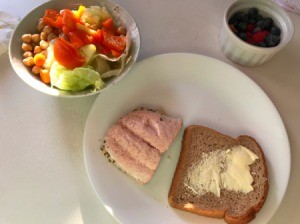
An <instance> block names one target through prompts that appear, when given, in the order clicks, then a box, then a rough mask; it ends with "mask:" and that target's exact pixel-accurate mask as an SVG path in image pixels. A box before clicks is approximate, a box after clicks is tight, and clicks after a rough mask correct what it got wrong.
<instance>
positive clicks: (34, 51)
mask: <svg viewBox="0 0 300 224" xmlns="http://www.w3.org/2000/svg"><path fill="white" fill-rule="evenodd" d="M41 52H42V48H41V47H40V46H35V47H34V50H33V53H34V54H38V53H41Z"/></svg>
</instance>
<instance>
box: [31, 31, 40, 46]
mask: <svg viewBox="0 0 300 224" xmlns="http://www.w3.org/2000/svg"><path fill="white" fill-rule="evenodd" d="M31 40H32V42H33V43H36V44H37V43H39V42H40V35H39V34H37V33H36V34H33V35H32V36H31Z"/></svg>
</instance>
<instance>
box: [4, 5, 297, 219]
mask: <svg viewBox="0 0 300 224" xmlns="http://www.w3.org/2000/svg"><path fill="white" fill-rule="evenodd" d="M42 2H44V1H43V0H26V1H17V0H11V1H1V2H0V9H3V10H6V11H8V12H10V13H13V14H15V15H18V16H20V17H23V16H24V15H26V13H27V12H29V11H30V10H31V9H32V8H33V7H35V6H37V5H38V4H40V3H42ZM116 2H117V3H119V4H120V5H122V6H123V7H124V8H126V9H127V10H128V11H129V12H130V13H131V14H132V16H133V17H134V18H135V20H136V22H137V23H138V26H139V29H140V33H141V41H142V44H141V51H140V55H139V59H138V60H141V59H144V58H146V57H149V56H153V55H156V54H160V53H168V52H192V53H197V54H203V55H207V56H210V57H214V58H217V59H219V60H222V61H224V62H226V63H229V64H231V65H233V66H235V67H237V68H238V69H240V70H242V71H243V72H244V73H245V74H246V75H248V76H249V77H250V78H251V79H253V80H254V81H255V82H256V83H257V84H258V85H259V86H261V87H262V89H263V90H264V91H265V92H266V93H267V95H268V96H269V97H270V98H271V100H272V101H273V102H274V104H275V106H276V107H277V109H278V111H279V113H280V114H281V116H282V118H283V121H284V123H285V125H286V129H287V131H288V135H289V140H290V144H291V154H292V170H291V177H290V182H289V186H288V189H287V193H286V195H285V197H284V200H283V202H282V204H281V206H280V207H279V209H278V211H277V212H276V214H275V215H274V217H273V218H272V219H271V221H270V222H269V223H271V224H282V223H289V224H297V223H299V219H300V213H299V211H300V203H299V201H300V191H299V187H300V175H299V170H300V138H299V133H300V116H299V114H300V87H299V86H300V33H299V32H300V31H299V30H298V29H297V28H298V27H299V26H300V17H299V15H297V14H292V13H290V16H291V18H292V20H293V22H294V24H295V28H296V29H295V35H294V38H293V40H292V41H291V42H290V43H289V44H288V46H287V47H286V48H285V49H284V50H283V51H282V52H280V53H279V54H278V55H276V56H275V57H274V58H273V59H272V60H271V61H270V62H269V63H267V64H265V65H262V66H260V67H243V66H239V65H237V64H234V63H232V62H231V61H229V60H228V59H227V58H226V57H225V56H224V54H223V53H222V51H221V49H220V46H219V42H218V35H219V31H220V26H221V22H222V16H223V12H224V9H225V8H226V7H227V5H228V4H229V3H230V2H232V0H224V1H218V0H211V1H198V0H186V1H180V0H173V1H172V0H164V1H160V0H152V1H146V0H139V1H137V0H136V1H134V0H127V1H122V0H118V1H116ZM0 68H1V71H0V118H1V119H0V223H1V224H2V223H3V224H19V223H22V224H23V223H30V224H40V223H43V224H48V223H49V224H53V223H63V224H81V223H85V224H94V223H105V224H106V223H107V224H114V223H118V222H117V221H115V220H114V219H113V218H112V217H111V216H110V215H109V213H108V212H107V211H106V210H105V208H104V207H103V205H102V204H101V202H100V201H99V200H98V198H97V197H96V194H95V193H94V191H93V189H92V186H91V184H90V183H89V180H88V177H87V174H86V170H85V166H84V161H83V152H82V141H83V133H84V125H85V121H86V118H87V115H88V113H89V110H90V108H91V105H92V104H93V102H94V100H95V98H96V96H90V97H86V98H77V99H62V98H55V97H51V96H47V95H44V94H41V93H39V92H37V91H36V90H33V89H31V88H30V87H29V86H28V85H26V84H25V83H23V82H22V81H21V79H20V78H19V77H18V76H17V75H16V74H15V73H14V71H13V69H12V67H11V65H10V63H9V59H8V55H7V54H4V55H2V56H0Z"/></svg>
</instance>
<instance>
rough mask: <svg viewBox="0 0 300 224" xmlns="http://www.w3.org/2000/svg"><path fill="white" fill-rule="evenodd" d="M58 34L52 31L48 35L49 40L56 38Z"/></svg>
mask: <svg viewBox="0 0 300 224" xmlns="http://www.w3.org/2000/svg"><path fill="white" fill-rule="evenodd" d="M56 37H57V35H56V34H55V33H50V34H49V35H48V37H47V41H48V42H50V41H51V40H53V39H55V38H56Z"/></svg>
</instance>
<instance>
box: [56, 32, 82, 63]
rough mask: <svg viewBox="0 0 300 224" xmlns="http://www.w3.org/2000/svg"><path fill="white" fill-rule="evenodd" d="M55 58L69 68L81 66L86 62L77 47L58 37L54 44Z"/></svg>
mask: <svg viewBox="0 0 300 224" xmlns="http://www.w3.org/2000/svg"><path fill="white" fill-rule="evenodd" d="M53 50H54V58H55V60H57V61H58V63H60V64H61V65H62V66H64V67H66V68H68V69H74V68H76V67H81V66H83V64H84V58H83V57H82V56H81V55H80V53H79V52H78V51H77V49H76V48H75V47H74V46H73V45H72V44H71V43H70V42H68V41H67V40H65V39H64V38H61V37H59V38H57V39H56V41H55V44H54V49H53Z"/></svg>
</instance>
